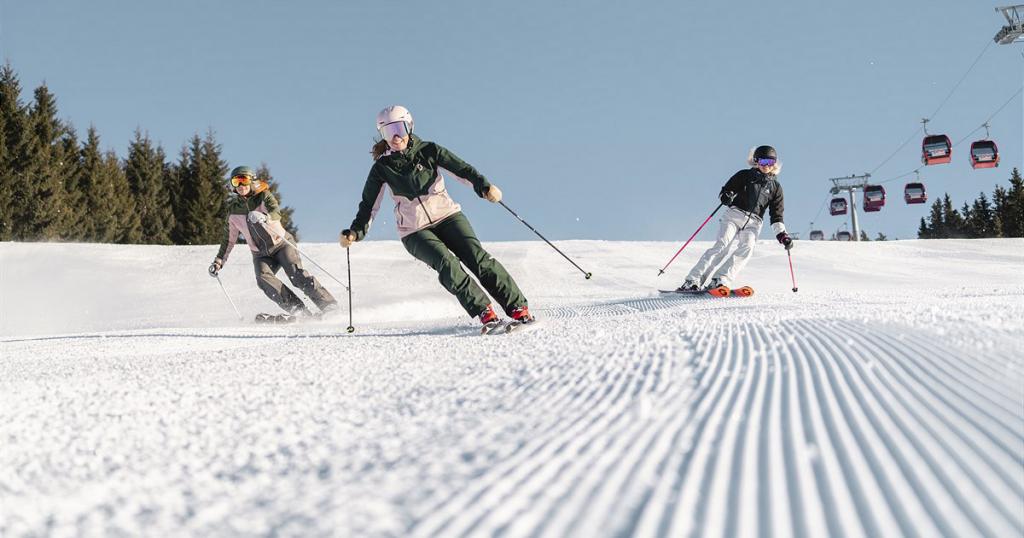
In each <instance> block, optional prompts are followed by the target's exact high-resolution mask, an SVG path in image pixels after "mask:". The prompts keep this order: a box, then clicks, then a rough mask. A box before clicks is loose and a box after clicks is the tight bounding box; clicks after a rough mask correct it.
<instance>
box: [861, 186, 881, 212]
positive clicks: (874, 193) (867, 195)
mask: <svg viewBox="0 0 1024 538" xmlns="http://www.w3.org/2000/svg"><path fill="white" fill-rule="evenodd" d="M884 205H885V187H883V186H881V185H867V186H865V187H864V211H865V212H868V213H871V212H874V211H881V210H882V206H884Z"/></svg>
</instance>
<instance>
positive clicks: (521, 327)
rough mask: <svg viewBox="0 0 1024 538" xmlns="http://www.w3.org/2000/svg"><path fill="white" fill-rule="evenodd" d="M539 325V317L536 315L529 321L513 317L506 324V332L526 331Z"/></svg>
mask: <svg viewBox="0 0 1024 538" xmlns="http://www.w3.org/2000/svg"><path fill="white" fill-rule="evenodd" d="M537 325H538V323H537V318H534V317H531V318H530V319H529V320H527V321H518V320H514V319H513V320H509V322H508V323H506V324H505V333H506V334H507V333H510V332H517V331H526V330H530V329H534V328H536V327H537Z"/></svg>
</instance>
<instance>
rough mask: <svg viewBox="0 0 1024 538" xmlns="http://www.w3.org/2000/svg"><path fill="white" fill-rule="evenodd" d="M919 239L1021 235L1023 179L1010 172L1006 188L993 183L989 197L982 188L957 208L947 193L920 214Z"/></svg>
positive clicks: (1022, 225)
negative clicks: (969, 200)
mask: <svg viewBox="0 0 1024 538" xmlns="http://www.w3.org/2000/svg"><path fill="white" fill-rule="evenodd" d="M917 237H918V238H919V239H950V238H961V239H964V238H981V237H1024V180H1022V179H1021V175H1020V171H1019V170H1018V169H1017V168H1014V169H1013V172H1011V174H1010V188H1009V189H1007V188H1006V187H1003V186H1002V185H996V187H995V189H994V190H993V191H992V196H991V198H990V197H988V196H985V193H984V192H981V193H979V194H978V197H977V198H976V199H975V200H974V202H972V203H967V202H964V205H963V206H962V207H961V208H960V209H959V210H958V209H956V208H955V207H953V201H952V200H951V199H950V197H949V194H948V193H947V194H946V195H945V196H943V197H942V198H940V199H937V200H935V201H934V202H932V207H931V211H930V213H929V214H928V217H927V219H925V218H924V217H921V225H920V226H919V227H918V230H917Z"/></svg>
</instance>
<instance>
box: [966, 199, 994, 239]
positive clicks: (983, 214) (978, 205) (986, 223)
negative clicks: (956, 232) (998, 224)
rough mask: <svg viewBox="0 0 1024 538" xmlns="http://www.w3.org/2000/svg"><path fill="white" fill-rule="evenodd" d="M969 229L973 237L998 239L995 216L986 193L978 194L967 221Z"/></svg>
mask: <svg viewBox="0 0 1024 538" xmlns="http://www.w3.org/2000/svg"><path fill="white" fill-rule="evenodd" d="M967 227H968V228H969V229H970V230H971V234H972V237H996V235H995V214H994V213H993V211H992V206H991V204H989V203H988V198H986V197H985V193H984V192H980V193H978V198H977V199H975V200H974V204H973V205H972V206H971V216H970V218H969V219H967Z"/></svg>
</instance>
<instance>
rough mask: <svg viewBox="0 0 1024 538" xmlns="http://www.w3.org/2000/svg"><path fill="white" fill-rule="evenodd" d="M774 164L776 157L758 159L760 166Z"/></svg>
mask: <svg viewBox="0 0 1024 538" xmlns="http://www.w3.org/2000/svg"><path fill="white" fill-rule="evenodd" d="M773 164H775V159H772V158H770V157H769V158H767V159H758V160H757V165H758V166H771V165H773Z"/></svg>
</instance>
